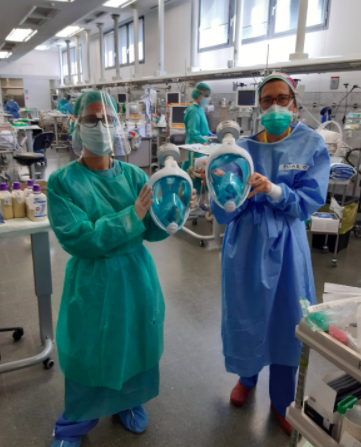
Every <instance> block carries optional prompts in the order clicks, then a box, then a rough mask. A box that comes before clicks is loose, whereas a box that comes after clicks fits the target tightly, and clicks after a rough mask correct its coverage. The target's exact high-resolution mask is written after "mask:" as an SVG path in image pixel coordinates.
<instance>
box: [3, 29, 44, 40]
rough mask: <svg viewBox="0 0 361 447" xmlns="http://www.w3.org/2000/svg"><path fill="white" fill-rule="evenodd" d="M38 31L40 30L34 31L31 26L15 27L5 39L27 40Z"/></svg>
mask: <svg viewBox="0 0 361 447" xmlns="http://www.w3.org/2000/svg"><path fill="white" fill-rule="evenodd" d="M37 32H38V30H35V31H34V30H32V29H30V28H27V29H24V28H14V29H13V30H12V31H11V33H10V34H9V35H8V37H7V38H6V39H5V40H7V41H9V42H27V41H28V40H29V39H31V38H32V37H33V36H34V35H35V34H36V33H37Z"/></svg>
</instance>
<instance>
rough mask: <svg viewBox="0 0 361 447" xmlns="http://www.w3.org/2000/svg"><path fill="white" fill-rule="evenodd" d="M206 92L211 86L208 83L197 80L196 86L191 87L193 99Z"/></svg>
mask: <svg viewBox="0 0 361 447" xmlns="http://www.w3.org/2000/svg"><path fill="white" fill-rule="evenodd" d="M207 92H209V93H210V92H211V88H210V86H209V85H208V84H206V83H205V82H199V83H198V84H197V85H196V88H194V89H193V91H192V98H193V99H197V98H199V97H200V96H201V95H203V94H204V93H207Z"/></svg>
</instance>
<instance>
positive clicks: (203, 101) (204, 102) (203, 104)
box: [201, 98, 210, 107]
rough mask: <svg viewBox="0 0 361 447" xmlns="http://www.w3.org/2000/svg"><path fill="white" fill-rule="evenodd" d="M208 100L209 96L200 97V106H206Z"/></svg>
mask: <svg viewBox="0 0 361 447" xmlns="http://www.w3.org/2000/svg"><path fill="white" fill-rule="evenodd" d="M209 101H210V98H202V99H201V106H202V107H206V106H208V104H209Z"/></svg>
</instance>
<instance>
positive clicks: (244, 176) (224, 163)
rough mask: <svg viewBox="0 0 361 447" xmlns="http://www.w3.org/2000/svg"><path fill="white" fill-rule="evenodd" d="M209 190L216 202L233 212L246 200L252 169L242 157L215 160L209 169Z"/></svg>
mask: <svg viewBox="0 0 361 447" xmlns="http://www.w3.org/2000/svg"><path fill="white" fill-rule="evenodd" d="M208 170H209V171H208V173H209V180H210V181H209V188H210V190H211V193H212V195H213V196H214V197H215V198H216V202H217V203H218V205H220V206H221V207H222V208H224V209H225V210H226V211H228V212H233V211H234V210H235V209H236V208H238V207H239V206H241V205H242V203H243V202H244V201H245V200H246V198H247V196H248V193H249V190H250V185H249V180H250V178H251V167H250V165H249V163H248V161H247V160H246V159H245V158H243V157H241V156H240V155H234V154H226V155H222V156H220V157H218V158H216V159H214V160H213V161H212V162H211V164H210V166H209V167H208Z"/></svg>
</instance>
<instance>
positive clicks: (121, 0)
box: [103, 0, 135, 8]
mask: <svg viewBox="0 0 361 447" xmlns="http://www.w3.org/2000/svg"><path fill="white" fill-rule="evenodd" d="M129 1H130V0H109V1H108V2H106V3H104V4H103V6H108V8H119V6H122V5H124V4H125V3H129ZM133 1H135V0H133ZM132 3H133V2H132Z"/></svg>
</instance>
